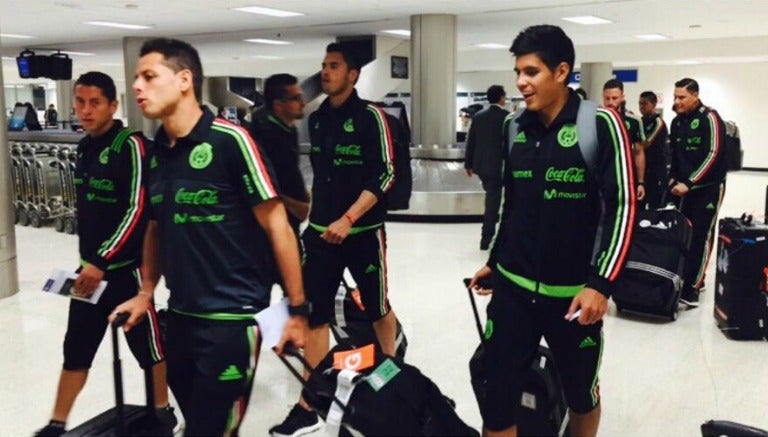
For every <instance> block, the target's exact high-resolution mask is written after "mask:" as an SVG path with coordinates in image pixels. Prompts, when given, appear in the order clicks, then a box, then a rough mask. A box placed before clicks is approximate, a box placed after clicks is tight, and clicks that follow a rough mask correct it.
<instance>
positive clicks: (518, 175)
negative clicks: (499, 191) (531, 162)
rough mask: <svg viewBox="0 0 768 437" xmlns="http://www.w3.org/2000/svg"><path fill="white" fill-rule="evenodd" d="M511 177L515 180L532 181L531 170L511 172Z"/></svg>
mask: <svg viewBox="0 0 768 437" xmlns="http://www.w3.org/2000/svg"><path fill="white" fill-rule="evenodd" d="M512 177H513V178H515V179H532V178H533V170H515V171H513V172H512Z"/></svg>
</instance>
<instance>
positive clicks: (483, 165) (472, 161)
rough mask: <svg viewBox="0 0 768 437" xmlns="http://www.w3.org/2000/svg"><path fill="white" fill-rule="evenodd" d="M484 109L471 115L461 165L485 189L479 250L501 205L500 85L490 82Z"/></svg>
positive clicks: (502, 100) (489, 235)
mask: <svg viewBox="0 0 768 437" xmlns="http://www.w3.org/2000/svg"><path fill="white" fill-rule="evenodd" d="M486 95H487V96H488V103H490V104H491V106H489V107H488V108H487V109H483V110H482V111H480V112H478V113H477V114H475V116H474V117H472V125H471V126H470V127H469V134H468V135H467V151H466V157H465V158H464V168H465V169H466V172H467V176H472V175H473V174H476V175H477V176H479V177H480V181H481V182H482V183H483V190H485V212H484V213H483V228H482V232H481V236H480V250H487V249H488V246H489V245H490V243H491V238H493V234H494V232H495V231H496V222H498V221H499V205H500V204H501V162H502V151H501V148H502V143H503V139H502V126H503V124H504V118H506V116H507V115H508V114H509V111H507V110H506V109H504V105H505V104H506V102H507V93H506V92H505V91H504V87H502V86H501V85H491V86H490V87H488V91H487V92H486Z"/></svg>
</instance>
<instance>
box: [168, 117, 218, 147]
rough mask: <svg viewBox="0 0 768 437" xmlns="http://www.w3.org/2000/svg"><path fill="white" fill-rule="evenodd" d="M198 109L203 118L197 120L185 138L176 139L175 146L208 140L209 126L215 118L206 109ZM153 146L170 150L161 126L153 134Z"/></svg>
mask: <svg viewBox="0 0 768 437" xmlns="http://www.w3.org/2000/svg"><path fill="white" fill-rule="evenodd" d="M200 109H202V110H203V116H202V117H200V119H199V120H197V123H196V124H195V127H193V128H192V131H190V132H189V134H188V135H187V136H186V137H182V138H177V139H176V144H182V145H183V144H189V145H192V144H199V143H202V142H203V141H205V140H206V139H207V138H208V134H209V133H210V132H211V125H212V124H213V120H214V118H216V117H214V115H213V112H211V110H210V109H208V108H207V107H205V106H201V107H200ZM155 146H157V147H163V148H166V149H170V148H171V146H170V141H169V140H168V135H167V134H166V133H165V129H164V128H163V126H160V128H159V129H158V130H157V133H156V134H155Z"/></svg>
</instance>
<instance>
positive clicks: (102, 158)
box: [99, 147, 109, 165]
mask: <svg viewBox="0 0 768 437" xmlns="http://www.w3.org/2000/svg"><path fill="white" fill-rule="evenodd" d="M99 162H100V163H102V165H107V163H108V162H109V147H107V148H105V149H104V150H102V151H101V153H99Z"/></svg>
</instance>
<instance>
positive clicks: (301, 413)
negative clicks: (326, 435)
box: [269, 404, 322, 437]
mask: <svg viewBox="0 0 768 437" xmlns="http://www.w3.org/2000/svg"><path fill="white" fill-rule="evenodd" d="M321 427H322V424H321V423H320V418H319V417H317V413H315V412H314V411H308V410H305V409H304V408H302V406H301V405H299V404H296V405H294V406H293V408H292V409H291V412H290V413H288V416H287V417H286V418H285V420H284V421H283V423H281V424H280V425H275V426H273V427H272V428H270V429H269V434H270V435H272V437H298V436H300V435H305V434H309V433H313V432H315V431H317V430H319V429H320V428H321Z"/></svg>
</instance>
